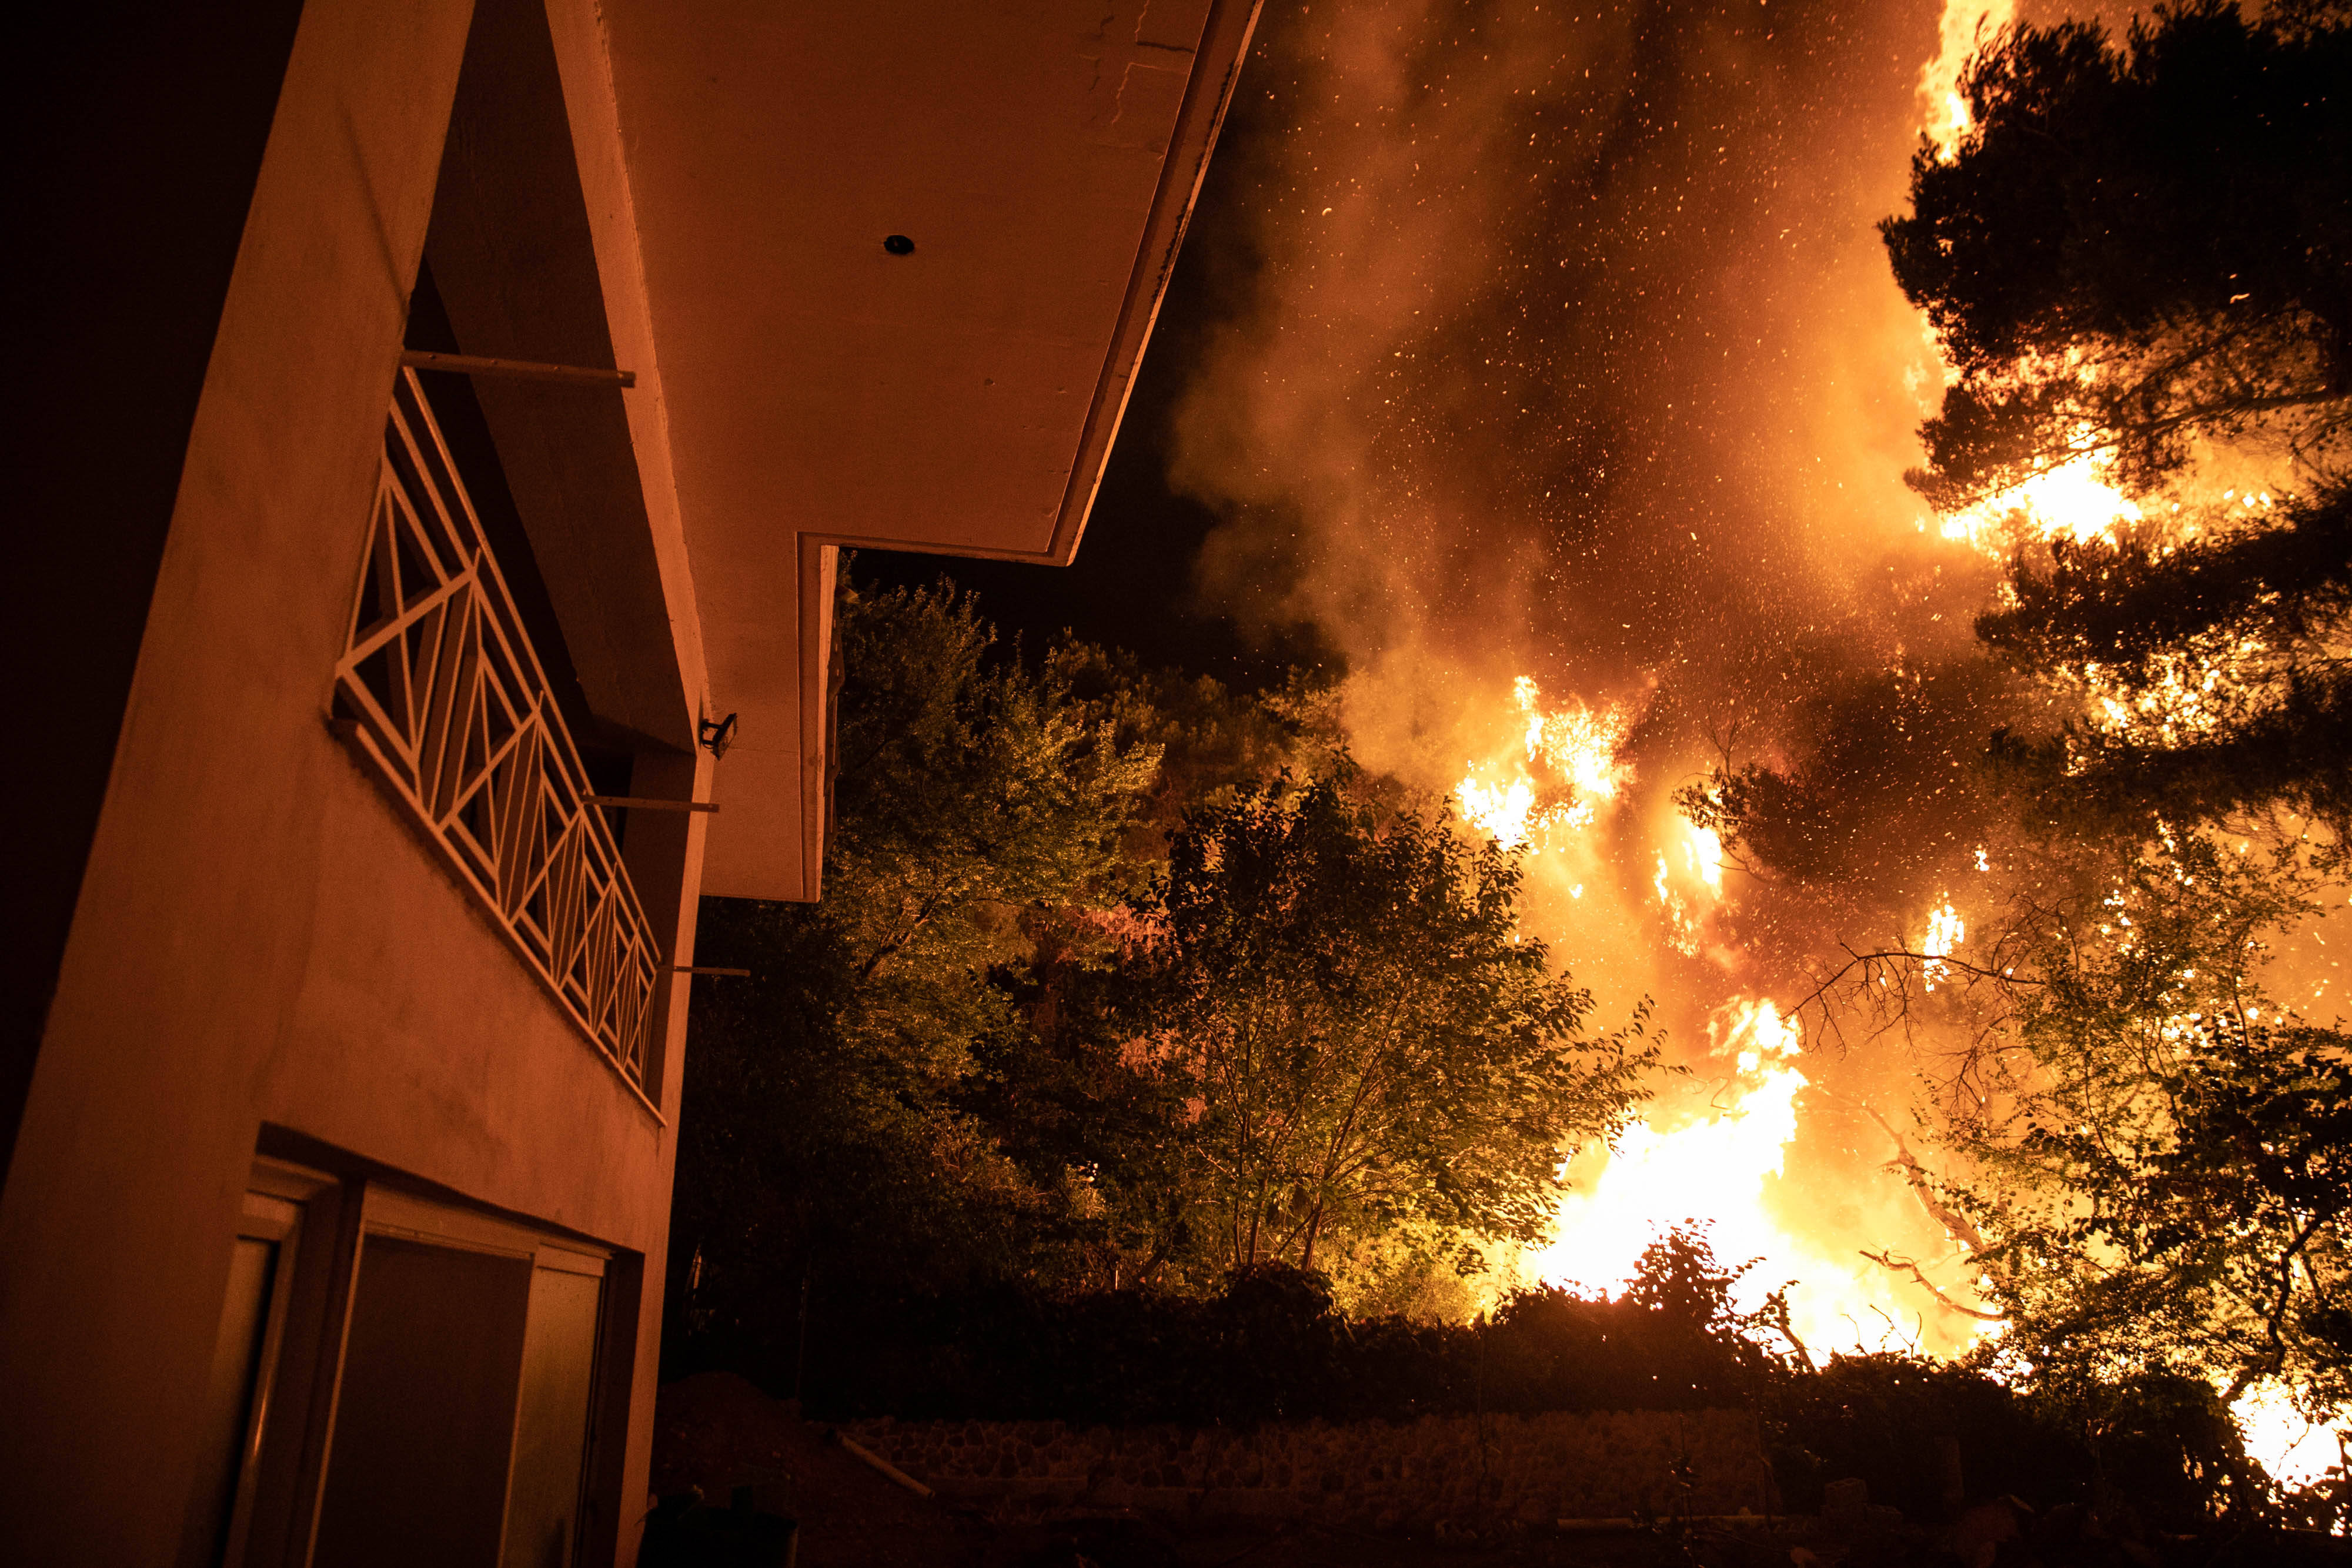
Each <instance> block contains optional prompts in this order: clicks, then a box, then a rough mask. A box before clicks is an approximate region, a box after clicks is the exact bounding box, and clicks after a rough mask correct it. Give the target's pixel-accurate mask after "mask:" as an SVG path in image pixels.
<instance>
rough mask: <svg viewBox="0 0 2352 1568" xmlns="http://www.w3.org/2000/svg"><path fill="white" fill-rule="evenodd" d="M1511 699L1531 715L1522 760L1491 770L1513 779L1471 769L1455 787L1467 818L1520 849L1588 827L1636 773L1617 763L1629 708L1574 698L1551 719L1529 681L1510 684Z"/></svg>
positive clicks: (1522, 742) (1629, 721)
mask: <svg viewBox="0 0 2352 1568" xmlns="http://www.w3.org/2000/svg"><path fill="white" fill-rule="evenodd" d="M1511 700H1512V701H1513V702H1514V703H1516V704H1517V706H1518V709H1519V712H1520V714H1521V715H1522V716H1525V718H1526V721H1527V726H1526V729H1525V732H1524V733H1523V734H1522V736H1521V737H1519V740H1518V743H1517V756H1515V757H1512V756H1507V757H1506V758H1504V759H1503V760H1502V761H1501V762H1498V763H1496V764H1493V765H1492V767H1491V771H1492V772H1495V773H1497V774H1501V773H1505V772H1506V771H1507V774H1508V776H1507V777H1498V778H1487V777H1482V771H1485V770H1482V769H1481V768H1480V766H1479V765H1478V764H1477V763H1475V762H1472V763H1470V764H1468V767H1469V771H1468V772H1467V773H1465V775H1464V776H1463V779H1462V781H1461V782H1460V783H1459V784H1457V785H1455V786H1454V799H1456V800H1459V801H1460V802H1461V803H1462V815H1463V817H1464V818H1465V820H1466V821H1469V822H1471V823H1472V824H1474V825H1475V826H1476V827H1477V828H1478V829H1479V830H1480V831H1483V832H1485V833H1486V835H1487V836H1488V837H1489V838H1491V839H1493V840H1495V841H1496V842H1497V843H1499V844H1501V845H1502V846H1503V847H1504V848H1505V849H1517V847H1519V846H1520V845H1521V844H1525V843H1527V842H1528V841H1529V840H1530V839H1531V838H1532V837H1533V836H1535V835H1536V834H1538V833H1539V832H1543V831H1546V830H1549V829H1551V828H1555V827H1566V828H1582V827H1585V826H1587V825H1589V824H1590V823H1591V821H1592V819H1593V816H1594V814H1595V813H1596V812H1597V811H1598V810H1599V808H1600V807H1601V805H1603V804H1605V803H1607V802H1609V801H1612V800H1615V799H1616V798H1617V791H1618V789H1620V788H1621V787H1622V785H1623V784H1624V783H1625V782H1626V781H1627V780H1628V779H1631V778H1632V777H1633V768H1631V767H1630V766H1629V765H1627V764H1625V763H1622V762H1620V761H1618V760H1617V750H1618V748H1619V747H1622V745H1624V743H1625V737H1626V735H1627V733H1628V732H1629V731H1631V729H1632V728H1633V719H1632V718H1631V716H1628V715H1627V713H1626V712H1625V710H1624V709H1623V708H1622V707H1620V706H1616V705H1614V704H1612V705H1609V706H1603V707H1601V708H1599V709H1597V710H1596V709H1593V708H1590V707H1587V706H1585V705H1584V704H1583V703H1582V702H1581V701H1579V700H1575V699H1570V703H1569V706H1566V707H1562V708H1557V709H1554V710H1552V711H1550V712H1549V713H1548V712H1546V711H1545V710H1544V707H1543V694H1542V692H1541V691H1540V690H1539V689H1538V687H1537V685H1536V683H1535V682H1534V680H1532V679H1531V678H1529V677H1528V676H1526V675H1521V676H1520V677H1519V678H1518V679H1517V680H1516V681H1514V682H1512V683H1511ZM1538 848H1540V846H1538Z"/></svg>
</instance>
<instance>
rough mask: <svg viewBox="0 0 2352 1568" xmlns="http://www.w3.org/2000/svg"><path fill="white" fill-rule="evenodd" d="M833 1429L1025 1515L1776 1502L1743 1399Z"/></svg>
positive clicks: (1557, 1512) (1544, 1512)
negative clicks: (1409, 1414)
mask: <svg viewBox="0 0 2352 1568" xmlns="http://www.w3.org/2000/svg"><path fill="white" fill-rule="evenodd" d="M842 1431H843V1433H844V1434H845V1436H847V1437H851V1438H853V1439H854V1440H856V1442H857V1443H858V1444H860V1445H861V1446H863V1447H865V1448H869V1449H871V1450H873V1451H874V1452H875V1453H877V1454H879V1455H880V1456H881V1457H882V1458H886V1459H887V1460H889V1461H890V1463H891V1464H893V1465H895V1466H897V1467H898V1469H902V1470H904V1471H906V1472H907V1473H908V1475H910V1476H913V1477H914V1478H915V1479H918V1480H920V1481H922V1482H924V1483H925V1484H926V1485H928V1486H930V1487H932V1488H934V1489H935V1490H938V1491H939V1492H940V1495H941V1496H943V1497H945V1498H947V1499H949V1500H951V1501H956V1502H964V1503H972V1504H977V1505H980V1506H982V1507H987V1508H991V1509H993V1510H996V1511H1008V1512H1013V1513H1018V1514H1029V1515H1049V1514H1054V1513H1058V1512H1068V1511H1087V1510H1096V1509H1101V1510H1111V1509H1122V1510H1125V1509H1131V1510H1134V1511H1138V1512H1141V1513H1144V1514H1148V1515H1155V1516H1160V1517H1169V1516H1181V1517H1198V1516H1209V1517H1250V1518H1264V1519H1316V1520H1323V1521H1330V1522H1335V1523H1348V1524H1356V1525H1369V1526H1371V1527H1373V1528H1376V1529H1382V1530H1393V1529H1400V1528H1406V1529H1421V1528H1428V1527H1431V1526H1433V1525H1435V1524H1437V1523H1439V1522H1441V1521H1444V1522H1452V1523H1470V1522H1479V1523H1491V1522H1492V1521H1495V1520H1496V1519H1497V1518H1507V1519H1516V1520H1518V1521H1523V1522H1525V1523H1528V1524H1539V1523H1548V1522H1549V1521H1553V1520H1556V1519H1604V1518H1621V1517H1627V1516H1632V1515H1637V1514H1640V1513H1643V1512H1644V1511H1666V1510H1669V1509H1674V1508H1686V1509H1688V1510H1689V1511H1691V1512H1694V1513H1708V1514H1729V1513H1738V1512H1741V1511H1757V1512H1763V1511H1767V1510H1768V1509H1769V1508H1770V1507H1772V1506H1774V1500H1773V1497H1772V1481H1771V1472H1770V1470H1769V1468H1768V1467H1767V1466H1766V1464H1765V1461H1764V1456H1763V1450H1762V1447H1761V1444H1760V1441H1759V1433H1758V1430H1757V1426H1756V1418H1755V1416H1752V1415H1750V1414H1749V1413H1748V1412H1747V1411H1744V1410H1687V1411H1674V1410H1633V1411H1616V1412H1606V1413H1599V1414H1571V1413H1567V1412H1556V1413H1551V1414H1546V1415H1538V1416H1486V1417H1484V1419H1483V1420H1482V1419H1481V1418H1479V1417H1476V1416H1423V1418H1422V1419H1420V1420H1418V1421H1413V1422H1409V1423H1402V1424H1391V1423H1389V1422H1384V1421H1370V1422H1360V1423H1354V1424H1350V1425H1347V1426H1332V1425H1329V1424H1328V1423H1326V1422H1322V1421H1308V1422H1304V1423H1300V1424H1296V1425H1268V1426H1265V1427H1258V1428H1257V1429H1256V1430H1255V1431H1248V1432H1244V1431H1235V1430H1228V1429H1223V1428H1197V1427H1088V1428H1073V1427H1067V1426H1065V1425H1064V1424H1063V1423H1061V1422H1059V1421H897V1420H892V1419H889V1418H887V1417H884V1418H880V1419H876V1420H867V1421H857V1422H853V1423H851V1424H850V1425H848V1426H846V1427H843V1428H842ZM1482 1450H1483V1457H1482Z"/></svg>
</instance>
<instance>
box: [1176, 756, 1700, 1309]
mask: <svg viewBox="0 0 2352 1568" xmlns="http://www.w3.org/2000/svg"><path fill="white" fill-rule="evenodd" d="M1519 877H1520V871H1519V866H1518V862H1517V857H1516V856H1514V855H1512V854H1511V853H1510V852H1507V851H1505V850H1503V849H1501V848H1499V847H1497V846H1496V845H1495V844H1494V843H1492V842H1491V841H1490V842H1487V843H1486V844H1485V846H1484V847H1482V848H1477V849H1472V848H1470V847H1469V846H1467V845H1466V844H1465V842H1464V841H1463V840H1462V839H1461V838H1459V837H1457V836H1456V835H1455V833H1454V831H1453V825H1452V823H1451V821H1450V820H1449V819H1448V818H1447V817H1445V816H1444V815H1442V814H1441V815H1439V816H1438V817H1436V818H1435V819H1433V820H1431V819H1425V818H1423V817H1422V816H1420V815H1418V814H1416V813H1413V812H1410V811H1408V812H1404V813H1402V814H1398V815H1395V816H1393V817H1391V818H1389V819H1388V820H1386V821H1381V820H1379V818H1378V817H1377V816H1376V814H1375V813H1374V811H1373V810H1371V809H1370V807H1368V806H1367V805H1365V804H1364V803H1363V802H1362V801H1361V800H1359V799H1357V798H1356V797H1354V796H1352V795H1351V794H1350V793H1349V789H1347V788H1346V787H1345V786H1344V785H1343V783H1342V782H1340V781H1339V780H1337V779H1317V780H1314V781H1312V782H1310V783H1307V784H1306V785H1304V786H1299V785H1297V784H1295V783H1293V782H1292V781H1291V779H1290V778H1289V776H1288V775H1287V774H1285V775H1284V776H1283V777H1282V778H1281V779H1278V780H1277V781H1276V782H1275V783H1273V784H1271V785H1268V786H1265V787H1263V788H1259V789H1250V790H1247V791H1245V792H1244V793H1242V794H1241V795H1240V796H1239V797H1238V798H1237V799H1235V800H1233V801H1231V802H1230V803H1227V804H1218V805H1210V806H1206V807H1202V808H1199V809H1196V810H1193V811H1192V812H1191V813H1190V814H1188V816H1187V817H1186V819H1185V821H1184V823H1183V826H1182V827H1181V829H1180V830H1179V831H1177V833H1176V834H1175V836H1174V838H1173V841H1171V845H1170V850H1169V866H1168V871H1167V874H1166V876H1165V878H1164V879H1163V880H1161V881H1160V883H1158V884H1157V885H1156V886H1155V888H1154V890H1153V893H1152V895H1151V897H1150V899H1149V900H1148V901H1146V904H1145V906H1144V909H1145V914H1146V915H1147V918H1148V919H1149V920H1150V924H1151V927H1152V934H1151V941H1150V947H1149V951H1148V955H1147V956H1146V957H1145V958H1144V959H1143V961H1142V972H1141V977H1140V988H1139V991H1140V999H1141V1002H1142V1005H1143V1008H1144V1009H1145V1011H1144V1014H1143V1016H1144V1018H1145V1019H1146V1020H1147V1022H1148V1026H1149V1027H1148V1033H1147V1035H1146V1037H1145V1040H1146V1042H1147V1043H1148V1045H1149V1048H1150V1050H1151V1051H1153V1052H1154V1053H1155V1054H1157V1055H1159V1056H1160V1057H1162V1058H1163V1059H1165V1060H1167V1061H1170V1062H1171V1065H1173V1066H1175V1067H1176V1068H1177V1069H1178V1070H1179V1071H1182V1072H1183V1073H1185V1074H1187V1075H1189V1077H1190V1078H1191V1079H1192V1082H1194V1084H1195V1085H1196V1088H1195V1090H1194V1092H1195V1094H1196V1096H1197V1106H1196V1109H1197V1113H1198V1119H1197V1124H1196V1128H1195V1134H1194V1143H1193V1146H1194V1148H1195V1149H1196V1151H1197V1155H1198V1158H1199V1160H1200V1162H1201V1164H1202V1166H1203V1167H1204V1169H1205V1172H1206V1173H1207V1174H1206V1185H1207V1186H1208V1187H1209V1189H1210V1191H1211V1193H1212V1197H1210V1199H1209V1202H1210V1205H1211V1207H1213V1208H1214V1209H1216V1210H1217V1211H1218V1212H1219V1213H1220V1215H1221V1218H1222V1222H1223V1224H1222V1234H1223V1239H1224V1244H1225V1246H1226V1247H1227V1248H1228V1249H1229V1251H1230V1256H1231V1258H1232V1260H1233V1261H1234V1263H1235V1264H1236V1265H1244V1266H1245V1265H1250V1264H1255V1263H1257V1262H1260V1261H1264V1260H1288V1259H1293V1258H1295V1259H1296V1260H1297V1263H1298V1265H1299V1266H1300V1267H1302V1268H1312V1267H1313V1266H1314V1262H1315V1257H1316V1249H1317V1247H1318V1244H1319V1243H1321V1242H1323V1241H1325V1240H1326V1239H1328V1238H1330V1237H1331V1236H1332V1234H1333V1233H1334V1232H1346V1233H1349V1234H1351V1235H1360V1234H1365V1233H1371V1232H1379V1231H1381V1230H1384V1229H1386V1228H1391V1227H1392V1226H1395V1225H1397V1224H1399V1223H1401V1222H1405V1221H1413V1220H1421V1221H1427V1222H1431V1223H1433V1224H1435V1225H1438V1226H1442V1227H1444V1228H1448V1229H1451V1230H1454V1231H1456V1232H1459V1233H1462V1234H1465V1235H1467V1236H1475V1237H1485V1238H1510V1239H1517V1240H1534V1239H1537V1238H1538V1237H1539V1236H1540V1235H1542V1234H1543V1231H1544V1228H1545V1227H1546V1226H1547V1225H1548V1224H1549V1220H1550V1218H1551V1216H1552V1213H1553V1210H1554V1207H1555V1205H1556V1202H1557V1199H1558V1196H1559V1190H1560V1179H1559V1171H1560V1162H1561V1161H1562V1159H1563V1158H1564V1157H1565V1155H1566V1154H1567V1153H1568V1152H1569V1151H1570V1149H1572V1147H1573V1146H1574V1145H1577V1144H1579V1143H1581V1142H1584V1141H1588V1140H1591V1139H1593V1138H1597V1137H1601V1136H1605V1135H1607V1134H1610V1133H1611V1132H1612V1130H1613V1129H1615V1128H1616V1127H1617V1126H1619V1125H1620V1124H1622V1121H1623V1119H1624V1117H1625V1115H1626V1113H1627V1111H1628V1109H1629V1108H1630V1107H1631V1106H1632V1105H1633V1103H1635V1102H1636V1101H1637V1100H1638V1099H1639V1098H1641V1095H1642V1091H1641V1090H1640V1089H1639V1087H1638V1079H1639V1076H1640V1074H1641V1072H1642V1071H1643V1070H1644V1069H1645V1068H1647V1067H1648V1066H1649V1065H1650V1064H1651V1063H1652V1062H1653V1061H1654V1059H1655V1054H1656V1053H1655V1050H1654V1048H1644V1047H1643V1046H1642V1045H1641V1044H1640V1041H1641V1030H1642V1020H1641V1019H1639V1018H1637V1019H1634V1020H1633V1023H1632V1024H1631V1025H1630V1026H1629V1027H1628V1028H1627V1029H1625V1030H1620V1031H1617V1032H1614V1033H1612V1034H1608V1035H1604V1036H1601V1037H1598V1038H1590V1039H1589V1038H1587V1036H1586V1035H1585V1033H1584V1021H1585V1019H1586V1016H1587V1015H1588V1014H1589V1012H1590V1011H1591V995H1590V993H1588V992H1586V991H1583V990H1580V989H1578V988H1576V987H1575V986H1574V985H1573V984H1572V983H1571V982H1570V979H1569V978H1568V977H1567V976H1565V975H1557V976H1556V975H1553V974H1552V973H1551V972H1550V967H1549V955H1548V953H1547V952H1546V950H1545V946H1544V945H1543V944H1542V943H1541V942H1539V941H1536V940H1533V939H1530V938H1528V937H1526V936H1523V935H1522V934H1521V933H1520V931H1519V930H1518V928H1517V920H1516V917H1515V914H1514V903H1515V900H1516V897H1517V891H1518V886H1519Z"/></svg>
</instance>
